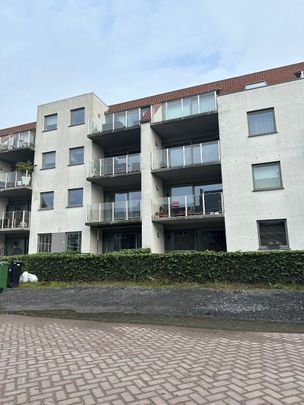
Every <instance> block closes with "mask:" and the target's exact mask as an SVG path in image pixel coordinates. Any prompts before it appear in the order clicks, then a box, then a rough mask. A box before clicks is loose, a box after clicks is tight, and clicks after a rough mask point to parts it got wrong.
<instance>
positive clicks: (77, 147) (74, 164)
mask: <svg viewBox="0 0 304 405" xmlns="http://www.w3.org/2000/svg"><path fill="white" fill-rule="evenodd" d="M75 149H82V151H83V156H82V162H81V163H71V151H72V150H75ZM83 164H84V146H76V147H73V148H69V164H68V166H79V165H83Z"/></svg>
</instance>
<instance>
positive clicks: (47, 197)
mask: <svg viewBox="0 0 304 405" xmlns="http://www.w3.org/2000/svg"><path fill="white" fill-rule="evenodd" d="M40 208H41V209H53V208H54V191H48V192H46V193H40Z"/></svg>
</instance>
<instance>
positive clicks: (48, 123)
mask: <svg viewBox="0 0 304 405" xmlns="http://www.w3.org/2000/svg"><path fill="white" fill-rule="evenodd" d="M53 129H57V114H52V115H46V116H45V117H44V130H45V131H52V130H53Z"/></svg>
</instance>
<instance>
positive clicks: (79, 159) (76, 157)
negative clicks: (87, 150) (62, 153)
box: [69, 146, 84, 166]
mask: <svg viewBox="0 0 304 405" xmlns="http://www.w3.org/2000/svg"><path fill="white" fill-rule="evenodd" d="M83 161H84V147H83V146H81V147H79V148H71V149H70V161H69V164H70V166H75V165H82V164H83Z"/></svg>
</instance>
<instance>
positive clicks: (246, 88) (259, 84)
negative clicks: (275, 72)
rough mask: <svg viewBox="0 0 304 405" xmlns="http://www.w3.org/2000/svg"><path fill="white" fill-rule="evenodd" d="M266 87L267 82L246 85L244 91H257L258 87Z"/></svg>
mask: <svg viewBox="0 0 304 405" xmlns="http://www.w3.org/2000/svg"><path fill="white" fill-rule="evenodd" d="M265 86H267V82H265V81H263V82H256V83H248V84H246V85H245V90H251V89H258V88H259V87H265Z"/></svg>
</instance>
